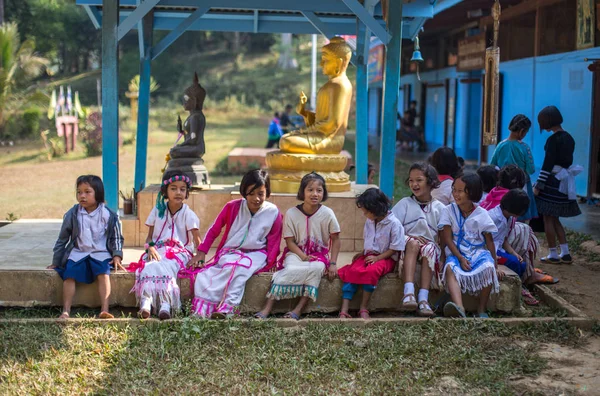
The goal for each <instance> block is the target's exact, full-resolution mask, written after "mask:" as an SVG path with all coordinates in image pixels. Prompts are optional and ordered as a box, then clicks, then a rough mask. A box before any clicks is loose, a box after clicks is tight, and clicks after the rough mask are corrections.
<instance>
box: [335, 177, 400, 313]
mask: <svg viewBox="0 0 600 396" xmlns="http://www.w3.org/2000/svg"><path fill="white" fill-rule="evenodd" d="M390 205H391V202H390V200H389V199H388V197H387V196H386V195H385V194H384V193H383V192H382V191H381V190H380V189H378V188H369V189H367V190H366V191H365V192H363V193H362V194H361V195H359V196H358V198H356V206H358V208H360V210H361V211H362V212H363V214H364V215H365V217H366V218H367V221H366V222H365V226H364V240H365V243H364V251H363V252H362V253H359V254H357V255H356V256H354V258H353V259H352V264H350V265H347V266H345V267H342V268H340V270H339V271H338V275H339V277H340V279H341V280H342V282H344V286H343V287H342V291H343V300H342V309H341V311H340V318H351V316H350V314H348V306H349V304H350V300H352V298H353V297H354V294H355V293H356V291H357V290H358V286H359V285H361V286H362V289H363V295H362V301H361V303H360V310H359V311H358V314H359V315H360V317H361V318H363V319H370V316H369V311H368V309H367V306H368V304H369V300H370V299H371V294H373V291H374V290H375V287H376V286H377V283H378V282H379V279H381V278H382V277H383V276H384V275H385V274H388V273H390V272H392V271H393V270H394V267H395V266H396V260H397V252H398V251H401V250H404V244H405V241H404V229H403V227H402V224H401V223H400V221H398V219H397V218H396V216H394V214H393V213H392V212H390Z"/></svg>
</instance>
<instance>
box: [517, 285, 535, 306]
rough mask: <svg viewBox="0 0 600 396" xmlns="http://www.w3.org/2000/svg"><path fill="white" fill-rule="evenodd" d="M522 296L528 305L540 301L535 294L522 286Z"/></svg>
mask: <svg viewBox="0 0 600 396" xmlns="http://www.w3.org/2000/svg"><path fill="white" fill-rule="evenodd" d="M521 296H522V297H523V302H524V303H525V304H527V305H539V304H540V302H539V301H538V300H537V299H536V298H535V297H533V295H532V294H531V293H530V292H529V290H527V289H526V288H524V287H522V288H521Z"/></svg>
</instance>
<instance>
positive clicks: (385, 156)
mask: <svg viewBox="0 0 600 396" xmlns="http://www.w3.org/2000/svg"><path fill="white" fill-rule="evenodd" d="M387 17H388V23H387V26H388V31H389V32H390V34H391V35H392V39H391V40H390V42H389V43H388V45H387V46H386V54H385V55H386V56H385V71H384V75H383V105H382V108H383V116H382V122H381V149H380V155H381V158H380V163H379V187H380V188H381V190H382V191H383V192H384V193H385V194H386V195H387V196H388V197H390V198H392V197H393V195H394V173H395V172H394V171H395V165H396V121H397V113H398V90H399V89H400V55H401V49H402V0H388V12H387Z"/></svg>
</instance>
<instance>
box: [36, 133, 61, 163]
mask: <svg viewBox="0 0 600 396" xmlns="http://www.w3.org/2000/svg"><path fill="white" fill-rule="evenodd" d="M40 136H41V138H42V142H44V148H45V150H46V157H47V158H48V161H52V160H53V159H54V158H58V157H62V155H63V154H64V152H65V145H64V141H63V139H62V138H60V137H58V136H56V135H54V136H50V131H49V130H45V131H42V132H41V133H40Z"/></svg>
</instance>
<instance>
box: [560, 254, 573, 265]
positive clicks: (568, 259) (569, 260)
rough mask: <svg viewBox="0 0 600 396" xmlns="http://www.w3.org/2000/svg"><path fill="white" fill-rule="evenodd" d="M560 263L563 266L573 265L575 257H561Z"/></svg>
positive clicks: (567, 255) (566, 255)
mask: <svg viewBox="0 0 600 396" xmlns="http://www.w3.org/2000/svg"><path fill="white" fill-rule="evenodd" d="M560 262H561V263H563V264H573V257H571V255H570V254H565V255H564V256H561V257H560Z"/></svg>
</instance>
